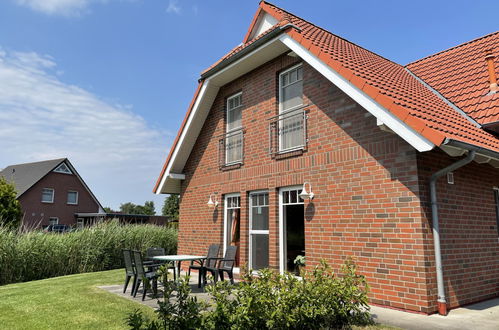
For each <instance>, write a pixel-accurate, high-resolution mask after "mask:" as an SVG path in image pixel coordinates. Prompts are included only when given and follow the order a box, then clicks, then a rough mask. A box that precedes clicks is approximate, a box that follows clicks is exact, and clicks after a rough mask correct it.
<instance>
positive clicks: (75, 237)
mask: <svg viewBox="0 0 499 330" xmlns="http://www.w3.org/2000/svg"><path fill="white" fill-rule="evenodd" d="M152 246H158V247H163V248H165V249H166V252H167V253H168V254H174V253H176V248H177V231H176V230H175V229H171V228H167V227H160V226H154V225H120V224H119V223H118V222H117V221H111V222H108V223H102V224H99V225H96V226H93V227H89V228H85V229H82V230H78V231H75V232H70V233H65V234H53V233H43V232H40V231H31V232H19V231H14V230H11V229H9V228H6V227H0V285H2V284H7V283H15V282H25V281H32V280H39V279H43V278H48V277H54V276H62V275H69V274H76V273H85V272H95V271H101V270H109V269H115V268H121V267H123V266H124V265H123V255H122V251H121V249H124V248H129V249H135V250H140V251H142V252H145V250H146V249H147V248H149V247H152Z"/></svg>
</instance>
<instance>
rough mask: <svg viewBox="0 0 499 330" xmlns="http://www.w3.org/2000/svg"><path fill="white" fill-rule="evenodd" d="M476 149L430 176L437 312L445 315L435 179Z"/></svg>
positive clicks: (471, 156) (470, 158)
mask: <svg viewBox="0 0 499 330" xmlns="http://www.w3.org/2000/svg"><path fill="white" fill-rule="evenodd" d="M475 154H476V151H474V150H472V151H469V153H468V156H466V158H463V159H461V160H459V161H457V162H455V163H454V164H451V165H449V166H447V167H445V168H443V169H441V170H439V171H438V172H435V173H433V175H432V176H431V178H430V198H431V220H432V224H433V244H434V246H435V266H436V270H437V288H438V299H437V304H438V313H439V314H440V315H447V300H446V298H445V287H444V274H443V270H442V255H441V253H440V228H439V223H438V203H437V184H436V183H437V180H438V178H440V177H441V176H444V175H446V174H447V173H449V172H452V171H454V170H457V169H458V168H460V167H463V166H464V165H467V164H469V163H471V162H472V161H473V159H474V158H475Z"/></svg>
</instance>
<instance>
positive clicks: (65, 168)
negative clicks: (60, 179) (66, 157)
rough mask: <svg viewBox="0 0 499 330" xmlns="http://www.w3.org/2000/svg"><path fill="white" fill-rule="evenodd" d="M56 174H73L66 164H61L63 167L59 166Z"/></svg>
mask: <svg viewBox="0 0 499 330" xmlns="http://www.w3.org/2000/svg"><path fill="white" fill-rule="evenodd" d="M54 172H57V173H64V174H73V173H72V172H71V170H70V169H69V167H68V165H66V163H61V165H59V166H57V167H56V169H55V170H54Z"/></svg>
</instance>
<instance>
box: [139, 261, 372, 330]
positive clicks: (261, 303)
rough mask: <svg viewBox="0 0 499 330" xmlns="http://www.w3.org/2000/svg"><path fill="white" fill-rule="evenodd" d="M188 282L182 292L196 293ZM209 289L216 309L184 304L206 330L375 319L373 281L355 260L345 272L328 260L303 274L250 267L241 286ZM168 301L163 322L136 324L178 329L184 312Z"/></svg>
mask: <svg viewBox="0 0 499 330" xmlns="http://www.w3.org/2000/svg"><path fill="white" fill-rule="evenodd" d="M186 283H187V282H185V280H184V281H183V282H181V284H180V287H179V288H178V289H177V290H179V291H178V292H179V293H178V297H180V296H183V295H185V294H186V292H187V291H189V292H190V289H189V287H188V285H187V284H186ZM167 288H168V289H167V292H166V293H167V294H166V295H165V297H169V296H170V294H171V291H169V290H171V287H170V284H168V285H167ZM207 290H208V292H209V294H210V296H211V297H212V306H211V307H212V308H211V309H210V310H208V311H206V312H204V313H201V311H202V310H204V309H203V306H202V305H201V303H198V302H197V301H195V300H191V301H189V303H188V304H184V306H189V308H183V309H181V310H182V311H183V312H184V313H183V314H182V317H183V318H182V319H183V320H195V322H191V323H189V324H190V325H192V324H195V325H197V326H199V328H203V329H348V328H351V326H352V325H367V324H370V323H372V320H371V317H370V314H369V306H368V304H367V291H368V286H367V283H366V281H365V278H364V277H363V276H362V275H359V274H357V271H356V266H355V264H354V263H353V262H352V261H351V260H347V261H346V262H345V264H344V265H343V267H342V274H341V276H336V275H335V274H334V273H333V272H332V271H331V268H330V267H329V266H328V265H327V264H326V263H325V262H322V263H321V264H320V265H319V266H317V267H316V268H315V269H314V270H313V271H311V272H305V273H304V276H303V278H302V279H299V278H297V277H295V276H293V275H292V274H290V273H285V274H278V273H276V272H274V271H272V270H269V269H264V270H262V271H261V272H260V274H259V276H257V277H255V276H252V275H251V273H250V272H246V273H245V274H244V275H243V276H242V281H241V282H240V283H238V284H236V285H231V284H230V283H229V282H223V281H222V282H218V283H217V284H216V285H213V286H208V287H207ZM183 299H184V300H186V298H185V297H184V298H183ZM167 300H168V299H166V300H165V301H164V302H159V303H160V309H159V310H158V316H159V321H144V322H141V325H140V327H137V328H134V329H151V326H152V328H154V329H177V328H178V327H177V325H178V318H179V315H181V313H180V312H179V309H174V308H173V309H172V308H161V306H171V303H169V302H167ZM178 300H179V301H180V300H181V299H180V298H178ZM185 312H187V313H188V314H185ZM135 317H136V316H135ZM172 318H173V319H175V320H177V321H175V322H177V323H175V322H174V321H172ZM183 325H184V327H185V326H186V323H184V324H183ZM155 327H156V328H155Z"/></svg>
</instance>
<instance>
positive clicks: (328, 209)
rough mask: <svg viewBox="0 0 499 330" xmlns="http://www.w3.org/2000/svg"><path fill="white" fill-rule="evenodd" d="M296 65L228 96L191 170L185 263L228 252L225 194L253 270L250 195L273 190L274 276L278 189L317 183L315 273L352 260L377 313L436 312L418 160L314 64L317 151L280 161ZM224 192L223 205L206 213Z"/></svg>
mask: <svg viewBox="0 0 499 330" xmlns="http://www.w3.org/2000/svg"><path fill="white" fill-rule="evenodd" d="M294 62H296V59H294V58H291V57H288V56H281V57H279V58H277V59H275V60H273V61H271V62H269V63H267V64H265V65H264V66H262V67H260V68H257V69H255V70H254V71H252V72H250V73H249V74H247V75H245V76H243V77H241V78H239V79H237V80H235V81H233V82H232V83H230V84H228V85H226V86H224V87H222V88H221V89H220V91H219V94H218V96H217V98H216V99H215V101H214V104H213V106H212V108H211V110H210V113H209V115H208V118H207V120H206V122H205V124H204V127H203V129H202V131H201V133H200V135H199V137H198V139H197V142H196V144H195V146H194V148H193V151H192V153H191V155H190V158H189V160H188V162H187V164H186V166H185V169H184V173H185V174H186V180H185V181H183V184H182V194H181V207H180V225H179V229H180V233H179V253H194V254H202V253H205V252H206V250H207V247H208V245H209V244H211V243H220V244H222V237H223V198H222V196H223V194H226V193H234V192H239V193H240V194H241V245H240V246H241V261H242V263H244V262H247V260H248V193H249V192H251V191H254V190H262V189H266V190H268V191H269V200H270V211H269V213H270V224H269V225H270V228H269V232H270V234H269V240H270V251H269V254H270V255H269V258H270V266H271V267H273V268H275V269H277V268H278V265H279V239H278V227H279V223H278V205H277V204H278V189H279V188H280V187H286V186H290V185H301V184H303V182H305V181H308V182H310V183H311V184H312V189H313V192H314V193H315V194H316V197H315V199H314V200H313V201H312V202H309V201H306V202H305V240H306V243H305V244H306V257H307V267H313V266H314V265H316V264H317V263H318V262H319V261H320V259H321V258H325V259H326V260H327V261H328V262H329V263H331V264H332V265H333V266H334V268H335V269H338V268H339V266H340V265H341V264H342V263H343V260H344V258H345V257H347V256H352V257H354V258H355V260H356V262H357V264H358V265H359V269H360V271H361V272H362V273H363V274H365V275H366V276H367V280H368V282H369V284H370V286H371V293H370V298H371V301H372V302H373V303H377V304H381V305H387V306H392V307H395V308H402V309H407V310H413V311H419V312H433V311H435V309H436V307H435V302H434V300H435V299H436V298H435V297H434V296H433V290H434V283H433V277H431V278H429V277H428V276H429V275H430V276H433V274H432V273H429V272H428V269H429V268H428V267H431V265H432V264H431V262H432V260H433V259H432V256H431V258H430V255H429V253H430V251H429V249H428V248H427V247H425V244H428V243H429V242H430V241H429V239H430V238H431V237H430V238H429V226H428V222H427V219H426V217H425V215H424V213H422V211H421V207H420V201H419V195H420V189H421V185H420V182H419V181H418V169H417V157H418V156H417V153H416V151H415V150H414V149H413V148H412V147H411V146H410V145H408V144H407V143H405V142H404V141H403V140H402V139H401V138H399V137H398V136H396V135H395V134H391V133H388V132H384V131H382V130H381V129H380V128H379V127H378V126H377V125H376V119H375V118H374V117H372V116H371V115H369V114H368V113H367V111H365V110H364V109H363V108H361V107H360V106H359V105H358V104H356V103H355V102H354V101H353V100H352V99H350V98H349V97H348V96H346V95H345V94H344V93H343V92H341V91H340V90H339V89H337V88H336V87H335V86H333V85H332V84H331V83H330V82H329V81H327V80H326V79H325V78H324V77H323V76H321V75H320V74H319V73H318V72H316V71H315V70H314V69H313V68H311V67H310V66H308V65H307V64H304V67H303V70H304V87H303V88H304V104H310V105H311V106H310V112H309V114H308V116H309V119H308V136H309V143H308V148H307V150H306V152H304V153H303V154H302V155H298V156H295V157H289V158H284V159H279V160H276V159H272V158H271V157H270V156H269V154H268V148H269V141H268V134H269V133H268V124H269V121H268V118H270V117H272V116H275V115H276V114H277V113H278V101H277V99H276V96H277V89H278V87H277V86H278V81H277V77H278V72H279V71H281V70H283V69H285V68H287V67H289V66H290V65H292V64H293V63H294ZM238 91H242V93H243V96H242V98H243V105H244V110H243V126H244V127H245V129H246V133H245V150H244V153H245V159H244V165H243V166H241V167H240V168H237V169H233V170H228V171H221V170H220V169H219V167H218V139H219V136H220V135H221V134H223V133H224V132H225V131H224V129H225V121H224V111H225V106H224V102H225V99H226V97H228V96H230V95H232V94H233V93H235V92H238ZM213 192H217V196H218V200H219V202H220V205H219V206H218V208H216V209H215V210H214V211H213V209H209V208H208V207H207V206H206V203H207V201H208V197H209V195H210V193H213Z"/></svg>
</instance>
